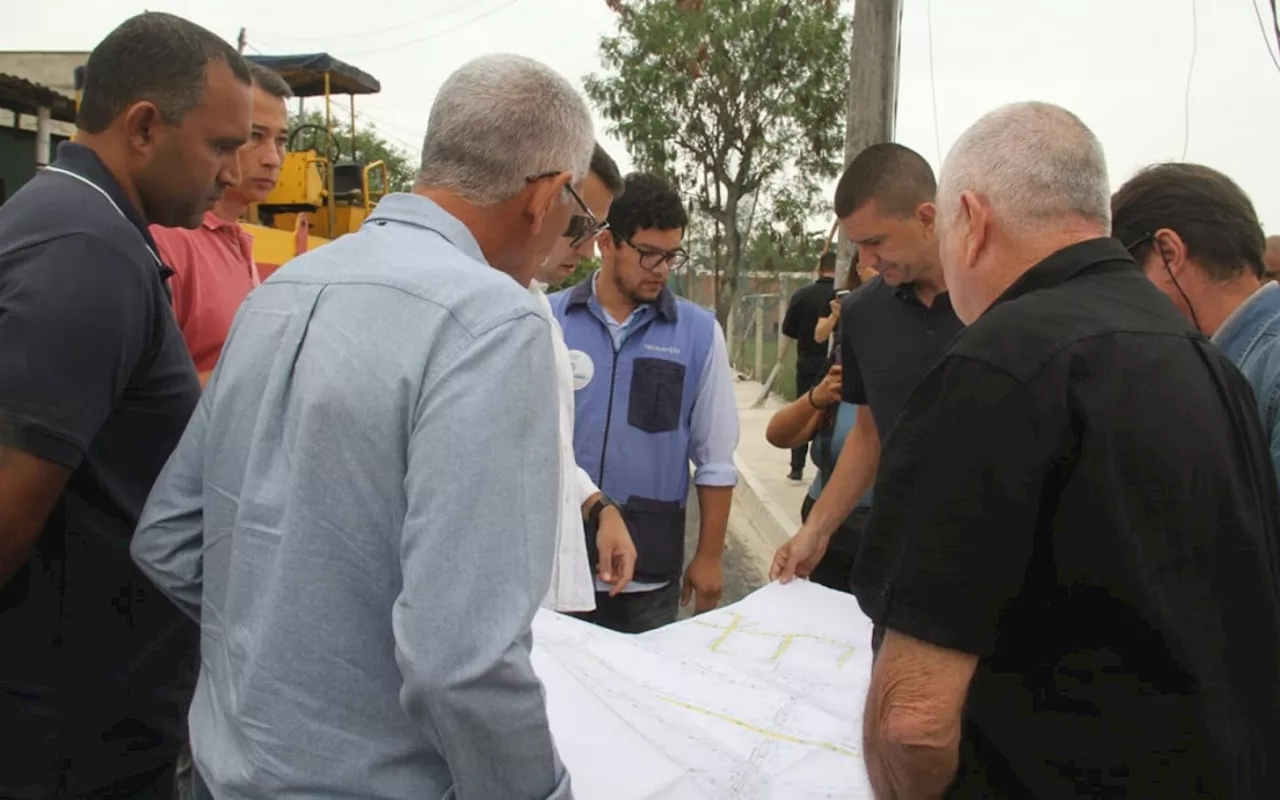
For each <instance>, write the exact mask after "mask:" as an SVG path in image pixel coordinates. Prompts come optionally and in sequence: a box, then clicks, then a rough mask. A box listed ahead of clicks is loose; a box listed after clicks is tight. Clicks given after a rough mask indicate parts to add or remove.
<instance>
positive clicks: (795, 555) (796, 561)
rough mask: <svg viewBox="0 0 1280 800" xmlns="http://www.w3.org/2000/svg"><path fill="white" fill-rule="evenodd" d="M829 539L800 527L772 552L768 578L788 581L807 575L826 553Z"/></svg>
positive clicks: (782, 581)
mask: <svg viewBox="0 0 1280 800" xmlns="http://www.w3.org/2000/svg"><path fill="white" fill-rule="evenodd" d="M830 541H831V540H830V539H829V538H827V537H824V536H819V535H818V534H817V533H815V532H813V531H811V530H809V529H808V528H801V529H800V530H799V532H798V533H796V535H795V536H792V537H791V538H790V539H789V540H788V541H787V543H786V544H784V545H783V546H782V547H779V548H778V552H776V553H774V554H773V565H772V566H771V567H769V580H775V581H779V582H781V583H790V582H791V579H792V578H794V577H796V576H799V577H801V578H807V577H809V576H810V575H811V574H812V573H813V570H814V569H815V568H817V566H818V564H819V563H820V562H821V561H822V557H823V556H824V555H826V554H827V544H828V542H830Z"/></svg>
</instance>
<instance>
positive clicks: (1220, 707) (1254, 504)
mask: <svg viewBox="0 0 1280 800" xmlns="http://www.w3.org/2000/svg"><path fill="white" fill-rule="evenodd" d="M1110 215H1111V209H1110V183H1109V181H1108V180H1107V168H1106V163H1105V160H1104V157H1103V151H1102V145H1101V143H1100V142H1099V141H1098V139H1097V137H1095V136H1094V134H1093V132H1092V131H1090V130H1089V129H1088V128H1087V127H1085V125H1084V123H1082V122H1081V121H1080V120H1079V119H1078V118H1076V117H1075V116H1074V115H1072V114H1071V113H1070V112H1068V111H1066V110H1064V109H1062V108H1059V107H1057V106H1052V105H1049V104H1046V103H1019V104H1015V105H1012V106H1006V107H1003V108H1000V109H997V110H996V111H993V112H991V113H989V114H987V115H986V116H984V117H982V118H981V119H979V120H978V121H977V122H976V123H974V125H973V126H972V127H970V128H969V129H968V130H967V131H965V133H963V134H962V135H961V136H960V138H959V140H958V141H957V142H956V144H955V145H954V147H952V149H951V152H950V153H949V154H948V156H947V159H946V162H945V164H944V165H943V168H942V179H941V182H940V184H939V187H938V228H939V239H940V241H941V251H942V265H943V269H944V270H945V272H946V280H947V286H948V287H949V289H950V291H951V295H952V302H953V303H954V304H955V309H956V313H957V314H958V315H959V316H960V318H961V319H963V320H964V321H965V323H966V324H967V325H968V326H969V327H968V328H967V329H966V330H965V331H964V333H962V334H961V335H960V336H959V337H958V338H957V339H956V341H955V342H954V343H953V344H952V346H951V348H950V350H949V352H948V353H947V354H946V355H945V356H944V357H943V358H942V360H941V361H940V362H939V363H938V365H937V366H936V367H934V368H933V369H932V370H931V371H930V372H929V374H928V375H927V376H925V378H924V379H923V380H922V381H921V383H920V385H919V387H918V388H917V389H916V391H915V392H914V393H913V394H912V395H911V398H910V399H909V400H908V401H907V403H906V406H905V407H904V408H903V410H902V415H901V417H900V418H899V419H898V424H897V426H896V427H895V428H894V431H893V434H892V435H891V436H890V437H889V439H888V441H887V443H886V447H885V450H884V454H883V456H882V459H881V464H880V475H879V480H878V481H877V483H876V497H875V506H874V508H873V510H872V513H871V520H870V522H869V523H868V526H867V530H866V534H865V536H866V539H865V543H864V546H863V549H862V552H860V553H859V557H858V561H857V563H856V564H855V565H854V570H853V588H854V594H855V595H856V597H857V599H858V603H859V605H860V606H861V607H862V609H863V611H864V612H865V613H866V614H867V616H868V617H870V619H871V621H872V622H873V623H874V624H875V625H876V626H877V627H879V628H882V629H886V630H887V633H886V635H885V636H884V641H883V644H882V645H881V647H880V650H879V652H878V654H877V655H876V658H875V660H874V664H873V667H872V675H871V684H870V687H869V690H868V693H867V703H866V710H865V712H864V714H863V742H864V757H865V760H866V765H867V771H868V773H869V776H870V779H871V785H872V789H873V790H874V792H875V794H876V796H877V797H940V796H947V797H1036V798H1077V797H1135V796H1141V797H1159V798H1162V800H1180V799H1181V798H1187V799H1188V800H1189V799H1190V798H1199V797H1240V798H1245V797H1248V798H1255V797H1256V798H1263V797H1280V769H1277V764H1276V758H1275V743H1276V742H1280V669H1278V668H1277V664H1280V605H1277V603H1276V596H1277V591H1280V562H1278V561H1277V549H1278V548H1280V489H1277V486H1276V476H1275V471H1274V470H1273V468H1272V466H1271V460H1270V458H1269V457H1268V455H1269V454H1268V452H1267V449H1266V447H1265V443H1264V438H1263V433H1262V426H1261V425H1260V424H1259V423H1258V416H1257V412H1256V409H1255V407H1254V399H1253V393H1252V391H1251V390H1250V388H1249V384H1248V381H1246V380H1245V378H1244V376H1243V375H1241V374H1240V372H1239V371H1238V370H1237V369H1236V368H1235V367H1234V366H1233V365H1232V364H1231V362H1230V360H1229V359H1228V358H1227V357H1226V356H1225V355H1223V354H1222V352H1220V351H1219V350H1218V349H1217V348H1215V347H1213V346H1212V345H1211V344H1210V343H1209V342H1208V340H1206V339H1205V338H1204V337H1203V336H1201V335H1200V334H1199V333H1197V332H1196V331H1194V330H1192V329H1191V327H1190V326H1189V325H1188V324H1187V322H1186V320H1185V319H1183V317H1182V316H1181V315H1180V314H1179V313H1178V311H1177V309H1175V308H1174V307H1173V306H1172V305H1171V304H1170V303H1169V301H1168V299H1167V298H1166V297H1165V296H1164V295H1162V294H1161V293H1160V291H1159V290H1158V289H1157V288H1156V287H1155V286H1153V285H1152V283H1151V281H1149V280H1147V279H1146V278H1145V277H1143V275H1142V274H1141V273H1140V272H1139V271H1138V269H1136V265H1135V263H1134V261H1133V259H1132V258H1131V257H1130V255H1129V253H1128V252H1127V251H1126V250H1125V248H1124V247H1123V245H1121V244H1120V243H1119V242H1117V241H1116V240H1115V239H1113V238H1111V237H1110V235H1109V234H1110V233H1111V225H1110V222H1111V220H1110ZM873 543H875V544H876V545H877V546H875V547H872V544H873ZM868 554H871V555H872V556H873V557H874V560H869V559H868Z"/></svg>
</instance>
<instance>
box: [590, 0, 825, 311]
mask: <svg viewBox="0 0 1280 800" xmlns="http://www.w3.org/2000/svg"><path fill="white" fill-rule="evenodd" d="M609 5H610V7H611V8H613V9H614V10H615V11H616V12H618V27H619V32H618V34H617V35H616V36H611V37H606V38H605V39H603V40H602V41H601V44H600V53H601V58H602V60H603V62H604V65H605V68H606V72H605V73H604V74H601V75H591V76H588V77H587V78H586V80H585V83H586V91H587V95H588V96H589V97H590V98H591V100H592V101H593V102H594V103H595V104H596V105H597V106H598V107H599V108H600V110H601V112H602V113H603V115H604V116H605V118H606V119H607V120H609V122H610V123H611V128H612V132H613V133H615V134H616V135H617V136H619V137H620V138H621V139H622V140H623V141H625V142H626V144H627V147H628V149H629V150H630V151H631V154H632V156H633V158H634V160H635V161H636V163H637V164H638V165H639V166H640V168H641V169H648V170H653V171H656V172H660V173H663V174H665V175H667V176H668V177H669V178H671V179H672V180H674V181H675V182H676V183H677V184H678V185H679V186H680V188H681V190H682V191H683V192H684V193H685V194H686V195H692V196H693V198H694V207H695V211H699V212H701V213H702V214H704V215H706V216H707V217H709V218H710V220H711V221H712V226H713V227H714V228H715V230H713V231H712V232H711V233H710V235H709V236H708V240H709V242H710V245H711V248H712V252H713V259H712V260H713V261H714V262H715V266H716V267H717V268H720V269H721V272H722V274H723V281H722V285H721V290H720V292H719V297H718V298H717V307H718V310H719V312H720V315H721V316H722V317H723V314H724V313H725V310H726V309H727V308H728V306H729V303H730V302H731V298H732V296H733V293H734V291H735V290H736V285H737V275H738V271H739V268H740V267H741V265H742V263H743V257H744V255H745V250H746V248H745V246H744V245H745V243H746V242H745V241H744V240H748V241H749V240H750V239H751V238H753V237H754V235H755V231H754V230H747V229H746V218H747V217H749V216H751V214H750V212H751V211H752V210H754V211H755V219H754V220H753V223H752V226H751V227H753V228H774V229H780V230H781V231H782V232H783V233H786V234H788V235H792V236H796V237H803V227H804V224H805V221H806V220H807V219H808V217H809V216H810V214H811V213H812V212H813V211H814V210H815V208H816V202H815V201H816V198H817V193H818V188H817V187H818V186H819V184H820V183H821V182H822V181H823V180H825V179H828V178H830V177H832V176H834V175H835V174H836V170H837V169H838V168H839V165H840V162H841V158H842V155H843V146H844V145H843V125H844V99H845V97H846V95H847V92H848V74H849V73H848V65H847V60H846V59H847V56H846V54H847V52H848V47H847V44H846V43H847V42H848V31H849V20H848V19H847V18H846V17H844V16H843V15H841V14H840V13H839V11H838V3H836V2H834V1H833V0H829V1H828V2H823V1H822V0H817V1H814V0H702V2H698V1H697V0H631V1H630V2H627V1H626V0H610V3H609ZM753 205H754V209H753V208H752V207H753Z"/></svg>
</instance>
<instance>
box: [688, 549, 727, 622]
mask: <svg viewBox="0 0 1280 800" xmlns="http://www.w3.org/2000/svg"><path fill="white" fill-rule="evenodd" d="M723 592H724V572H723V571H722V569H721V566H720V559H719V558H711V557H709V556H694V557H693V560H692V561H690V562H689V568H688V569H686V570H685V571H684V587H683V589H682V590H681V592H680V605H682V606H687V605H689V598H690V597H692V596H693V595H694V593H697V599H696V600H695V601H694V604H693V613H695V614H701V613H702V612H704V611H710V610H711V609H713V608H715V607H716V606H717V605H718V604H719V603H720V595H721V594H722V593H723Z"/></svg>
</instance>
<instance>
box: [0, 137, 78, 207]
mask: <svg viewBox="0 0 1280 800" xmlns="http://www.w3.org/2000/svg"><path fill="white" fill-rule="evenodd" d="M51 138H52V144H53V147H54V148H57V146H58V143H59V142H63V141H66V138H65V137H62V136H56V135H55V136H53V137H51ZM35 174H36V135H35V133H33V132H31V131H23V130H14V129H13V128H2V127H0V183H3V189H0V203H3V202H4V201H5V200H7V199H9V198H10V197H13V195H14V192H17V191H18V189H19V187H21V186H22V184H24V183H26V182H27V181H29V180H31V178H32V177H34V176H35Z"/></svg>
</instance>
